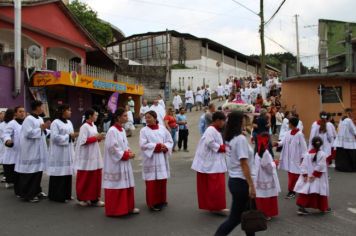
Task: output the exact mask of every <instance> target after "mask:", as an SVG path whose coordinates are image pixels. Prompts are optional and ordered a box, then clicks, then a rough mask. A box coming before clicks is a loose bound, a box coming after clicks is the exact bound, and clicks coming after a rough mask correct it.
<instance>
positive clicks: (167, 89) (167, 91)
mask: <svg viewBox="0 0 356 236" xmlns="http://www.w3.org/2000/svg"><path fill="white" fill-rule="evenodd" d="M170 52H171V50H170V39H169V32H168V29H166V79H165V86H164V99H165V101H166V102H168V101H169V97H170V91H171V83H170V82H171V81H170V78H171V76H170Z"/></svg>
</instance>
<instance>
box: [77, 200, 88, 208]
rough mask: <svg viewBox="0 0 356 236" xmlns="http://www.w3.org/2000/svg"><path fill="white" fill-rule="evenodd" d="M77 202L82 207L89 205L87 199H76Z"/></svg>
mask: <svg viewBox="0 0 356 236" xmlns="http://www.w3.org/2000/svg"><path fill="white" fill-rule="evenodd" d="M77 203H78V205H79V206H82V207H87V206H89V205H90V203H89V202H87V201H78V202H77Z"/></svg>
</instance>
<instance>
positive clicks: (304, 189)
mask: <svg viewBox="0 0 356 236" xmlns="http://www.w3.org/2000/svg"><path fill="white" fill-rule="evenodd" d="M314 156H315V154H310V153H307V154H305V155H304V156H303V162H302V164H301V166H300V169H301V175H300V176H299V179H298V181H297V183H296V185H295V187H294V191H295V192H297V193H303V194H312V193H316V194H319V195H322V196H329V181H328V167H327V163H326V158H327V154H325V153H324V152H323V151H319V152H318V155H317V160H316V162H313V158H314ZM314 171H318V172H322V175H321V176H320V178H315V179H314V181H313V182H310V181H309V180H308V181H307V182H304V178H303V175H308V177H311V176H313V172H314Z"/></svg>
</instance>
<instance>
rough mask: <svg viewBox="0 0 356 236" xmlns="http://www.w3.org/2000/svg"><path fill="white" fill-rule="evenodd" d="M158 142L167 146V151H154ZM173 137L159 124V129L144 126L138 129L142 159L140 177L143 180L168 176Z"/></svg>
mask: <svg viewBox="0 0 356 236" xmlns="http://www.w3.org/2000/svg"><path fill="white" fill-rule="evenodd" d="M158 143H162V144H164V145H166V146H167V148H168V152H166V153H163V152H160V153H155V152H154V150H155V148H156V145H157V144H158ZM172 148H173V139H172V136H171V134H170V133H169V132H168V130H167V129H166V128H165V127H163V126H161V125H159V129H157V130H153V129H151V128H149V127H147V126H146V127H144V128H142V129H141V131H140V149H141V156H142V159H143V163H142V177H143V179H144V180H159V179H167V178H169V177H170V169H169V161H168V158H169V157H170V156H171V155H172Z"/></svg>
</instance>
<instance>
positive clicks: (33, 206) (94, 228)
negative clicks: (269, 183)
mask: <svg viewBox="0 0 356 236" xmlns="http://www.w3.org/2000/svg"><path fill="white" fill-rule="evenodd" d="M200 114H201V113H200V112H192V113H189V114H188V119H189V120H188V122H189V127H190V134H189V150H190V151H189V152H176V153H174V154H173V156H172V158H171V174H172V176H171V178H170V179H169V181H168V202H169V203H168V207H167V208H165V209H164V210H163V211H162V212H151V211H149V210H148V209H147V207H146V205H145V185H144V182H143V180H142V178H141V166H140V163H141V160H140V158H137V159H136V160H134V161H133V168H134V172H135V181H136V188H135V199H136V206H137V207H138V208H140V209H141V213H140V214H139V215H131V216H127V217H121V218H108V217H105V215H104V208H95V207H80V206H78V205H76V203H75V201H72V202H70V203H54V202H50V201H48V200H42V201H41V202H39V203H28V202H23V201H21V200H19V199H17V198H16V197H15V196H14V194H13V191H12V190H7V189H5V187H4V185H3V184H1V186H0V236H15V235H16V236H22V235H33V236H42V235H46V236H48V235H50V236H56V235H58V236H59V235H60V236H63V235H74V236H77V235H78V236H80V235H83V236H91V235H95V236H97V235H154V236H157V235H172V236H173V235H194V236H196V235H213V234H214V232H215V231H216V229H217V227H218V226H219V225H220V224H221V223H222V222H223V221H224V219H225V218H224V217H222V216H217V215H213V214H210V213H208V212H205V211H200V210H198V207H197V197H196V189H195V184H196V182H195V181H196V180H195V175H196V174H195V172H194V171H192V170H191V169H190V166H191V162H192V159H193V156H194V152H195V147H196V145H197V143H198V141H199V138H200V136H199V132H198V128H197V123H198V120H199V116H200ZM139 128H140V127H139ZM139 128H138V129H137V130H136V131H135V132H134V136H133V137H130V138H129V142H130V144H131V148H132V149H133V150H136V153H137V154H138V150H139V149H138V131H139ZM329 170H330V173H329V175H330V177H331V179H330V192H331V196H330V206H331V208H332V212H331V213H329V214H320V213H316V214H313V215H309V216H303V217H302V216H297V214H296V210H297V208H296V205H295V200H285V199H284V195H285V194H286V187H287V175H286V173H284V172H279V179H280V182H281V185H282V189H283V192H282V193H281V194H280V197H279V212H280V214H279V216H278V217H277V218H274V219H273V220H272V221H270V222H269V223H268V230H267V231H265V232H261V233H258V234H257V235H308V236H314V235H323V236H327V235H330V236H335V235H343V236H348V235H350V236H351V235H353V236H354V235H356V174H353V173H340V172H335V171H334V170H333V169H329ZM42 187H43V189H44V190H45V191H47V187H48V177H47V176H44V178H43V180H42ZM73 196H75V182H74V181H73ZM227 198H228V204H230V193H228V192H227ZM231 235H244V233H243V232H242V231H241V229H240V227H239V226H238V227H237V228H236V229H235V230H234V231H233V232H232V233H231Z"/></svg>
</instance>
